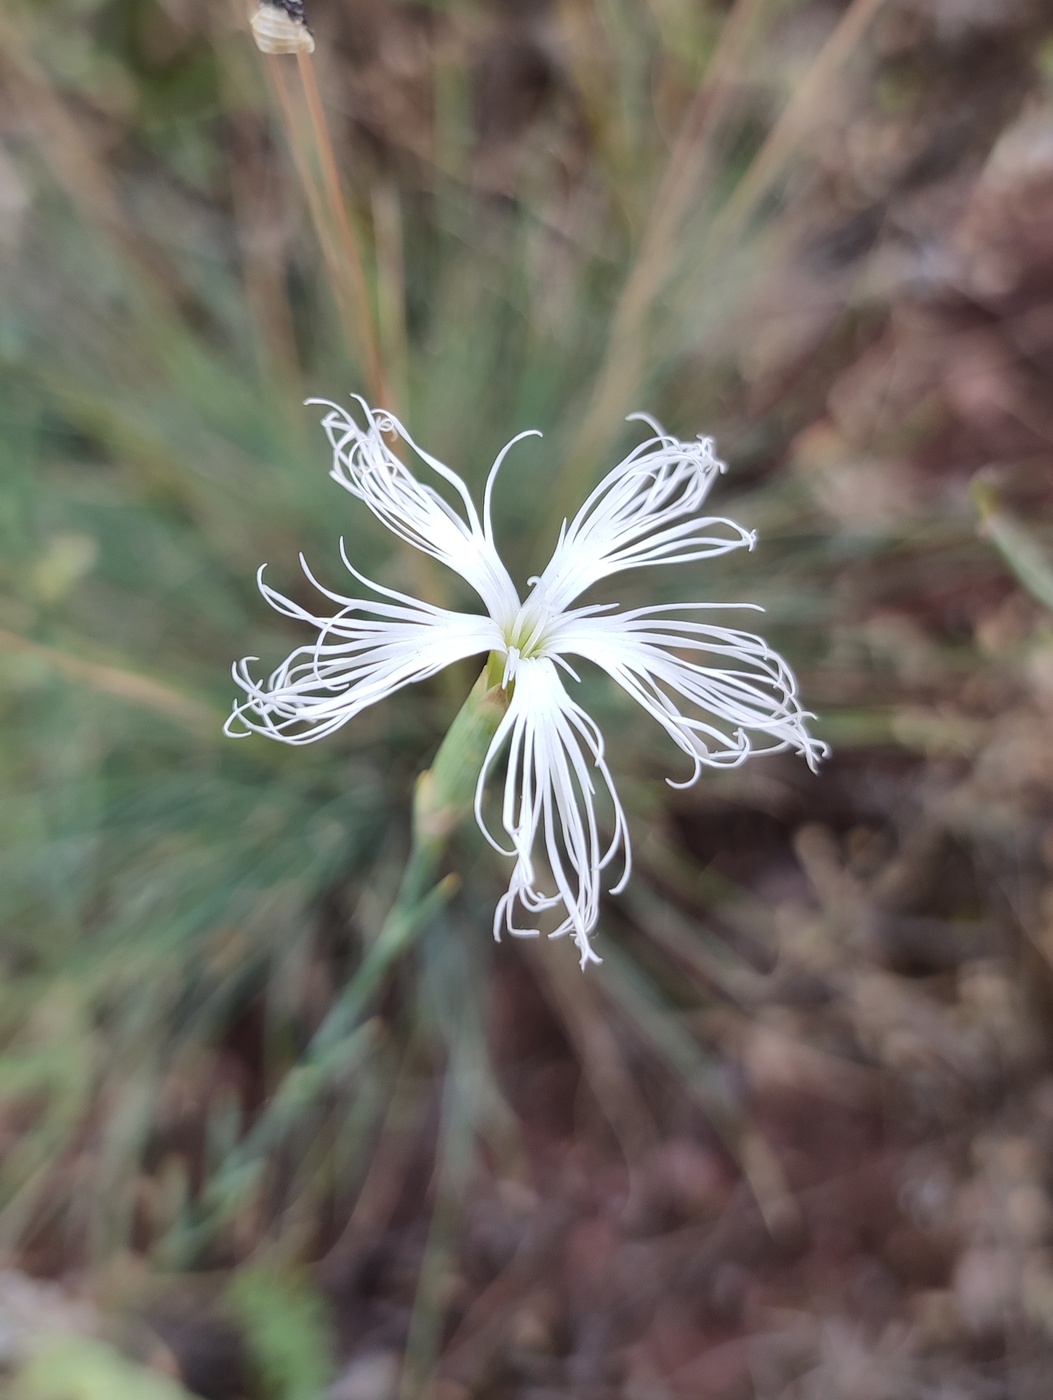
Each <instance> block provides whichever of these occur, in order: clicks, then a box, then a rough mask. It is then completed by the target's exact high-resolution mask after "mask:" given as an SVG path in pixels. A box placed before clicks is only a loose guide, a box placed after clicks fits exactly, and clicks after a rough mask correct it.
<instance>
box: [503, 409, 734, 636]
mask: <svg viewBox="0 0 1053 1400" xmlns="http://www.w3.org/2000/svg"><path fill="white" fill-rule="evenodd" d="M633 417H634V418H636V419H639V420H641V421H643V422H645V423H647V424H648V425H649V426H650V427H652V428H653V429H654V433H655V436H654V437H653V438H650V439H648V440H647V441H646V442H643V443H641V444H640V445H639V447H637V448H634V450H633V451H632V452H630V453H629V455H628V457H626V458H625V460H624V461H622V462H619V464H618V465H617V466H616V467H615V468H614V470H613V471H611V472H609V473H608V474H607V476H605V477H604V479H603V480H602V481H601V482H600V484H599V485H598V486H597V487H596V489H595V491H593V493H592V495H591V496H590V497H589V498H588V500H587V501H586V502H585V504H584V505H583V506H582V508H581V510H579V511H578V513H577V515H576V516H575V517H574V519H573V520H572V521H571V522H570V524H569V525H568V524H567V523H566V522H564V524H563V528H562V530H561V531H560V536H559V541H558V542H557V544H556V548H555V551H554V553H553V555H552V558H551V559H550V561H549V563H548V565H547V567H546V569H545V572H544V573H543V574H542V575H541V577H540V578H539V579H538V580H537V583H536V587H535V591H534V594H533V595H531V596H532V598H534V599H536V600H537V602H538V603H539V604H541V605H542V606H544V607H546V608H547V609H549V610H550V611H551V612H553V613H557V612H562V611H563V609H564V608H566V607H567V606H568V605H569V604H570V603H572V602H573V601H574V599H575V598H577V597H579V595H580V594H582V593H583V592H584V591H585V589H586V588H588V587H590V586H591V585H592V584H594V583H597V582H598V581H599V580H600V579H603V578H607V577H609V576H610V575H611V574H616V573H620V572H622V571H623V570H625V569H639V568H643V567H646V566H648V565H653V564H686V563H688V562H690V561H691V560H694V559H709V558H711V557H712V556H713V555H717V554H726V553H727V552H728V551H729V550H732V549H743V548H746V549H752V548H753V544H754V536H753V534H752V533H751V532H750V531H748V530H744V529H743V528H742V527H741V526H740V525H736V524H735V522H734V521H733V520H725V519H722V518H720V517H717V516H704V517H701V518H696V519H691V518H689V517H692V516H695V515H696V512H697V511H698V510H699V509H700V508H701V506H702V504H703V502H704V501H705V498H706V496H707V494H708V492H709V488H710V487H711V486H712V484H713V482H714V480H715V479H716V477H717V476H719V474H720V473H721V472H722V471H724V470H725V466H724V463H723V462H721V461H719V460H718V458H717V457H715V456H714V454H713V440H712V438H703V437H700V438H697V439H696V440H695V441H694V442H680V441H679V440H678V439H677V438H674V437H670V436H669V434H667V433H665V432H663V430H662V429H661V427H660V426H659V425H658V424H657V423H656V422H655V421H654V420H653V419H652V418H649V417H647V416H646V415H645V414H634V415H633Z"/></svg>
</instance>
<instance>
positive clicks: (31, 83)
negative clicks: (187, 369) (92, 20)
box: [0, 14, 211, 320]
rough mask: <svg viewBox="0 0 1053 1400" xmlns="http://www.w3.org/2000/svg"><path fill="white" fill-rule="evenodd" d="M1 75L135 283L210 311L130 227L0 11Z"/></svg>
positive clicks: (61, 180)
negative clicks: (134, 276) (135, 276)
mask: <svg viewBox="0 0 1053 1400" xmlns="http://www.w3.org/2000/svg"><path fill="white" fill-rule="evenodd" d="M0 74H2V75H3V76H4V78H5V79H6V81H7V84H8V86H9V90H10V92H11V94H12V95H13V98H14V103H15V106H16V108H17V110H18V112H19V115H20V116H22V117H23V118H25V120H26V121H27V123H28V124H29V126H30V128H31V130H32V132H33V135H34V137H35V138H36V141H37V143H38V145H39V147H40V150H41V153H42V155H43V157H44V160H45V161H46V163H47V165H48V168H49V169H50V170H51V173H52V175H53V176H54V178H55V180H56V181H57V182H58V184H59V185H60V187H61V188H62V190H63V191H64V192H65V194H66V196H67V197H68V198H69V199H70V201H71V202H72V203H73V204H74V205H75V207H76V208H77V209H78V210H79V211H80V214H81V215H82V217H83V218H84V219H85V221H86V222H87V223H89V224H91V225H93V226H94V227H95V228H97V229H99V230H100V231H101V232H102V233H103V234H104V235H105V236H106V237H107V238H108V239H110V241H111V242H112V243H113V244H114V245H115V246H116V247H117V248H118V249H119V250H120V253H121V257H122V259H123V260H124V262H125V264H126V265H127V266H129V267H133V268H135V269H136V271H137V272H139V273H140V274H141V276H142V279H143V281H142V283H141V284H140V285H141V287H142V289H143V290H148V291H149V293H150V294H151V295H152V296H153V297H154V299H155V301H157V302H160V303H161V304H162V306H163V307H164V309H166V310H168V309H171V308H172V307H177V306H184V307H185V306H187V305H193V306H194V308H195V311H196V312H198V313H199V314H200V315H202V316H203V317H204V318H205V319H207V320H211V314H210V313H209V312H208V310H207V308H204V307H203V306H202V305H201V303H200V301H199V300H198V299H197V297H196V296H195V294H194V293H193V292H192V291H191V289H190V288H189V287H188V286H187V284H186V282H185V281H184V279H183V277H182V275H181V273H180V272H179V269H178V268H177V267H176V266H175V264H174V263H173V262H172V261H171V259H170V258H169V257H168V255H167V253H166V252H165V251H164V249H163V248H160V247H158V246H157V245H156V244H155V243H153V242H152V241H151V240H150V239H149V238H148V237H147V236H146V235H145V233H144V232H143V230H141V229H135V230H134V231H133V230H132V229H131V228H130V227H129V225H128V222H127V220H126V219H125V216H124V211H123V210H122V209H121V205H120V201H119V199H118V198H117V192H116V190H115V189H114V186H113V181H112V180H111V178H110V176H109V173H108V172H107V171H106V169H105V167H104V166H103V164H102V162H101V161H100V160H99V159H98V157H97V155H96V153H95V151H94V150H93V148H92V145H91V142H90V140H89V139H88V138H87V136H86V135H85V132H84V129H83V127H82V126H81V124H79V123H78V122H77V121H76V120H75V119H74V118H73V117H72V116H71V115H70V113H69V112H68V111H67V110H66V107H65V104H64V103H63V102H62V101H61V99H60V98H58V97H57V96H56V95H55V92H54V90H53V89H52V87H51V84H50V83H49V81H48V78H47V76H46V74H45V73H44V71H43V70H42V69H41V67H40V65H39V64H38V63H37V61H36V59H35V58H34V56H33V54H32V53H31V51H30V48H29V45H28V44H27V42H26V40H25V37H24V35H23V34H22V32H21V30H20V29H19V27H18V25H17V24H16V23H15V22H14V21H12V20H11V19H10V18H9V17H5V16H4V15H3V14H0Z"/></svg>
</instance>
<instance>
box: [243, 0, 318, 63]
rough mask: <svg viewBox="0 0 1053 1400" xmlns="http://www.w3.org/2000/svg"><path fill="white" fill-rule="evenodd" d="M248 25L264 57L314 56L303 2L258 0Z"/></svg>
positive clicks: (312, 42) (295, 0)
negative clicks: (266, 55) (273, 55)
mask: <svg viewBox="0 0 1053 1400" xmlns="http://www.w3.org/2000/svg"><path fill="white" fill-rule="evenodd" d="M249 23H250V24H251V25H252V33H253V37H254V38H255V40H256V47H257V48H258V49H259V50H260V51H261V52H262V53H271V54H281V53H314V35H313V34H312V33H311V31H310V29H308V27H307V18H306V16H305V14H304V8H303V3H302V0H259V4H258V5H257V6H256V13H255V14H254V15H253V16H252V19H251V20H250V21H249Z"/></svg>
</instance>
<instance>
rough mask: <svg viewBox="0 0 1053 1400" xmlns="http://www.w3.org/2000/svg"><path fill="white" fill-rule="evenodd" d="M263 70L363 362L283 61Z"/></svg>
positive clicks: (352, 307) (346, 328)
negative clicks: (269, 84)
mask: <svg viewBox="0 0 1053 1400" xmlns="http://www.w3.org/2000/svg"><path fill="white" fill-rule="evenodd" d="M266 69H267V72H268V75H269V76H270V79H271V85H272V87H273V89H274V93H275V96H276V97H277V99H278V107H279V110H280V112H281V117H282V125H283V127H284V129H285V136H286V140H287V141H288V143H289V152H290V154H291V155H292V160H293V167H294V168H295V170H296V175H297V178H298V179H299V181H300V188H301V189H302V190H303V195H304V199H305V200H306V201H307V212H308V213H309V215H310V217H311V223H312V224H313V225H314V231H315V236H316V237H317V239H318V245H319V247H320V249H321V252H322V258H323V261H324V262H325V266H326V271H327V273H328V275H329V280H330V284H331V285H332V288H333V293H334V297H335V300H336V307H337V312H338V314H339V316H340V324H341V326H342V328H343V332H344V338H345V339H346V341H347V345H348V349H349V350H350V352H351V354H352V356H353V357H354V358H356V359H362V360H363V361H364V360H365V348H364V341H363V339H362V328H361V320H360V315H359V310H358V306H357V304H356V302H355V300H354V297H353V295H351V293H350V289H349V287H348V283H347V278H346V276H345V275H344V270H343V268H342V266H341V262H340V257H339V254H338V253H337V250H336V247H335V245H334V243H333V239H332V234H331V231H330V228H329V224H328V221H327V219H326V214H325V201H324V199H323V197H322V192H321V190H320V189H319V187H318V183H317V181H316V180H315V177H314V172H313V171H312V169H311V162H310V159H309V158H308V154H307V150H306V147H305V144H304V141H303V139H302V136H301V132H300V123H299V121H298V120H297V117H296V109H295V106H294V104H293V99H292V94H291V93H290V91H289V85H288V83H287V81H286V77H285V69H284V67H283V60H282V59H280V58H268V59H267V62H266Z"/></svg>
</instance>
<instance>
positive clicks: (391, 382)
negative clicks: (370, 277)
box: [372, 180, 409, 405]
mask: <svg viewBox="0 0 1053 1400" xmlns="http://www.w3.org/2000/svg"><path fill="white" fill-rule="evenodd" d="M372 204H373V208H372V213H373V239H374V244H375V248H376V273H377V324H378V330H379V334H380V354H381V361H382V363H383V366H384V370H385V373H386V377H387V387H388V393H389V395H391V396H392V398H393V399H394V402H395V404H396V405H398V404H405V403H406V400H407V396H408V380H409V348H408V343H407V335H406V268H405V259H404V243H403V236H402V207H401V205H400V203H399V196H398V189H397V188H396V186H395V185H394V183H393V182H391V181H387V180H385V181H383V182H381V183H379V184H377V185H375V186H374V187H373V197H372Z"/></svg>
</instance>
